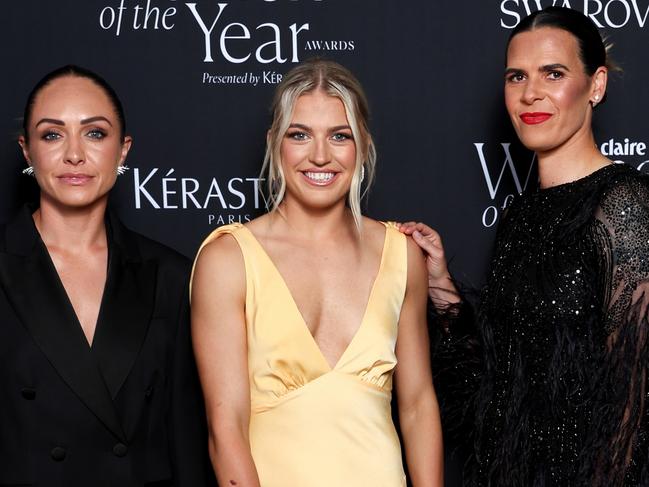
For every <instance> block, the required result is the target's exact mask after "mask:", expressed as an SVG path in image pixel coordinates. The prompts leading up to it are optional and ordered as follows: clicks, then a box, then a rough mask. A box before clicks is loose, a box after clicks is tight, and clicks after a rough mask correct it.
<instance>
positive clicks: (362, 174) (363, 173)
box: [360, 165, 365, 183]
mask: <svg viewBox="0 0 649 487" xmlns="http://www.w3.org/2000/svg"><path fill="white" fill-rule="evenodd" d="M364 180H365V165H363V166H361V181H360V182H361V183H362V182H363V181H364Z"/></svg>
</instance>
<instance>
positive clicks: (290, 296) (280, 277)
mask: <svg viewBox="0 0 649 487" xmlns="http://www.w3.org/2000/svg"><path fill="white" fill-rule="evenodd" d="M384 225H385V224H384ZM241 227H242V228H244V229H245V231H246V232H247V233H248V235H249V236H250V237H251V240H252V241H253V242H254V243H255V245H256V246H257V247H258V248H259V251H260V253H261V255H262V256H263V257H264V259H265V260H267V261H268V264H269V266H270V268H271V269H272V270H273V272H274V273H275V274H276V275H277V278H278V280H279V281H280V283H281V285H282V287H283V289H284V291H285V293H286V295H287V296H288V299H289V302H290V303H291V306H292V307H293V309H294V311H295V314H296V316H297V317H298V318H299V321H300V324H301V326H300V328H301V333H305V334H306V335H307V339H308V340H309V341H310V343H311V345H312V346H313V348H314V349H315V350H316V352H317V353H318V355H319V357H320V358H321V359H322V361H323V362H324V363H325V364H326V365H327V367H328V370H329V371H333V370H336V369H337V368H338V366H339V365H340V364H341V363H343V359H344V358H345V356H346V355H347V354H348V352H349V350H350V349H351V348H352V346H353V344H354V343H355V342H356V340H357V338H358V336H359V335H360V333H361V331H362V330H363V328H364V325H365V321H366V318H367V313H368V310H369V309H370V307H371V305H372V301H373V297H374V294H375V290H376V287H377V283H378V282H379V280H380V279H381V277H382V275H383V268H384V263H385V257H386V253H387V247H388V230H389V229H388V226H387V225H385V236H384V238H383V247H382V249H381V260H380V262H379V267H378V269H377V272H376V276H375V277H374V281H373V282H372V287H371V288H370V293H369V296H368V297H367V302H366V303H365V308H364V310H363V315H362V317H361V321H360V323H359V324H358V327H357V328H356V331H355V332H354V335H353V336H352V338H351V340H350V341H349V343H348V344H347V346H346V347H345V348H344V349H343V351H342V353H341V354H340V356H339V357H338V359H337V360H336V362H335V363H334V365H333V366H332V365H331V364H330V363H329V361H328V360H327V358H326V357H325V355H324V353H322V349H321V348H320V345H318V342H317V341H316V339H315V337H314V336H313V333H311V329H310V328H309V326H308V324H307V322H306V320H305V319H304V315H303V314H302V311H301V310H300V307H299V306H298V304H297V301H296V300H295V298H294V296H293V293H292V292H291V289H290V288H289V287H288V284H287V282H286V279H284V276H283V275H282V273H281V272H280V270H279V267H277V265H275V262H274V261H273V259H272V258H271V257H270V254H269V253H268V252H267V251H266V249H265V248H264V246H263V245H262V244H261V242H260V241H259V239H257V237H256V236H255V234H254V233H252V231H251V230H250V229H249V228H248V227H246V226H244V225H241Z"/></svg>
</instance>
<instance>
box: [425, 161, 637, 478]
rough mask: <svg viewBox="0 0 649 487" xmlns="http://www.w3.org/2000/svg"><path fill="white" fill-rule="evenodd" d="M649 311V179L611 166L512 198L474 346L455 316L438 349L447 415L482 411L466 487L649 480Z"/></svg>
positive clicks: (474, 415) (473, 418)
mask: <svg viewBox="0 0 649 487" xmlns="http://www.w3.org/2000/svg"><path fill="white" fill-rule="evenodd" d="M648 303H649V178H647V177H646V176H643V175H641V174H640V173H639V172H638V171H636V170H634V169H632V168H630V167H628V166H622V165H610V166H607V167H604V168H603V169H600V170H598V171H596V172H594V173H593V174H591V175H589V176H587V177H585V178H583V179H580V180H578V181H575V182H572V183H568V184H563V185H560V186H556V187H552V188H548V189H543V190H537V191H535V192H532V193H529V194H524V195H522V196H519V197H517V198H515V199H514V201H513V202H512V204H511V206H510V207H509V208H508V210H507V213H506V216H505V218H504V220H503V222H502V223H501V226H500V228H499V231H498V235H497V239H496V247H495V252H494V257H493V261H492V266H491V271H490V274H489V278H488V283H487V286H486V288H485V290H484V292H483V294H482V296H481V305H480V307H479V312H478V317H477V320H476V321H477V324H478V327H477V332H476V334H475V336H474V337H473V338H476V337H477V339H476V340H474V341H475V343H474V344H473V345H471V344H469V345H467V340H466V339H465V337H460V336H459V335H461V333H459V331H460V330H462V329H463V328H464V327H463V326H460V324H458V323H455V324H454V323H453V320H452V319H451V322H450V323H447V324H448V325H450V330H451V333H450V336H449V337H447V338H446V339H444V340H442V344H441V348H440V349H438V352H440V353H439V356H438V358H437V362H438V363H439V361H440V360H442V361H446V363H445V364H442V366H441V367H438V368H437V374H436V384H437V381H439V382H440V387H438V394H439V395H440V396H442V402H443V405H444V406H446V410H447V418H452V419H451V420H453V421H456V420H457V418H458V415H457V412H456V413H448V410H449V409H452V408H453V405H454V404H455V405H460V404H461V405H462V406H464V405H466V404H472V405H473V408H472V410H471V411H469V412H468V413H467V412H466V411H465V413H466V414H465V418H467V419H468V422H469V423H470V429H471V430H472V434H473V439H472V441H473V444H474V448H473V450H474V456H475V458H474V459H473V461H472V462H470V465H471V466H470V468H469V469H470V470H471V472H470V473H469V475H468V476H469V478H470V479H471V480H469V481H468V482H467V483H468V484H469V485H479V486H498V487H501V486H503V487H504V486H521V487H523V486H525V487H535V486H562V487H563V486H589V487H591V486H606V487H612V486H623V485H624V486H626V485H649V472H648V468H649V467H648V464H649V450H648V441H647V428H648V422H647V417H648V416H647V413H646V412H647V407H646V406H649V404H646V402H647V400H649V396H648V394H649V387H648V380H647V379H648V377H647V372H648V370H647V369H648V363H649V360H648V355H649V354H648V344H647V331H648V329H649V328H648V321H647V309H648ZM461 315H462V313H460V316H461ZM465 317H466V315H465ZM447 318H448V317H447ZM456 321H461V320H459V319H456ZM454 325H457V329H456V330H454ZM469 338H470V337H469ZM444 347H446V349H445V350H443V349H444ZM462 354H464V356H465V358H466V356H467V355H471V354H472V355H473V356H472V357H471V358H469V359H468V360H465V358H462V357H461V356H462ZM476 355H477V357H478V358H479V359H480V360H475V359H476ZM449 357H451V358H449ZM458 357H459V358H458ZM448 360H454V361H455V362H454V363H453V364H452V366H450V367H449V362H448ZM462 360H465V361H466V362H467V363H471V362H473V363H478V364H479V366H480V369H479V370H478V371H475V369H468V370H469V371H470V372H469V374H468V375H467V374H464V375H462V373H460V372H459V371H462V370H463V367H462V366H461V365H459V364H460V362H461V361H462ZM445 371H446V372H448V371H451V373H450V374H446V377H444V375H445V373H444V372H445ZM450 382H453V384H450V385H451V386H452V387H453V389H454V390H453V392H451V391H448V390H446V391H445V390H444V389H445V385H446V386H448V385H449V383H450ZM458 386H459V387H458ZM446 389H448V388H446ZM459 389H463V390H464V391H468V392H469V393H470V394H471V397H470V398H466V397H465V396H463V395H462V393H458V392H457V391H458V390H459ZM445 394H452V395H453V397H448V396H447V397H446V398H444V397H443V396H444V395H445ZM447 418H445V419H447ZM447 420H448V419H447Z"/></svg>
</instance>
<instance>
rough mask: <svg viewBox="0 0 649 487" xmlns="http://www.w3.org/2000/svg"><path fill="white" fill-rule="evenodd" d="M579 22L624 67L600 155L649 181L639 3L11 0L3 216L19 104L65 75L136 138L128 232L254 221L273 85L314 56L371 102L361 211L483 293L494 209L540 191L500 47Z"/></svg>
mask: <svg viewBox="0 0 649 487" xmlns="http://www.w3.org/2000/svg"><path fill="white" fill-rule="evenodd" d="M551 4H557V5H563V6H568V7H571V8H574V9H577V10H579V11H582V12H584V13H586V14H587V15H588V16H590V18H591V19H592V20H593V21H594V22H595V23H596V24H597V25H598V26H599V27H601V28H602V29H603V31H604V32H605V33H606V35H608V37H609V40H610V41H611V42H612V43H614V50H613V52H614V54H615V56H616V58H617V60H618V62H619V63H620V64H621V66H622V67H623V68H624V74H623V75H622V76H613V79H612V81H611V83H610V88H609V99H608V102H607V103H606V104H605V105H604V106H602V107H601V108H599V109H598V110H597V115H596V121H595V124H596V133H597V137H598V141H599V142H600V144H601V149H602V151H603V152H604V153H606V154H608V155H609V156H610V157H612V158H613V159H615V160H619V161H624V162H626V163H629V164H631V165H633V166H635V167H639V168H640V169H641V170H649V163H648V160H649V155H648V154H647V144H649V133H648V131H647V127H648V124H647V123H646V121H645V120H646V115H645V113H646V110H649V89H648V88H647V86H649V85H648V84H647V81H646V80H647V78H648V77H649V66H648V65H647V62H646V60H647V54H646V51H647V49H648V47H647V46H649V44H648V43H647V39H648V37H647V34H646V32H647V23H649V0H580V1H574V0H573V1H568V0H564V1H559V0H492V1H488V2H484V1H477V0H473V1H468V0H407V1H404V0H233V1H228V2H218V1H214V0H201V1H195V2H185V1H180V0H84V1H79V0H57V1H56V2H52V1H45V0H21V1H8V2H3V4H2V6H1V7H0V8H1V10H0V27H1V28H0V46H1V47H0V49H2V65H3V70H2V71H3V73H4V75H3V76H2V77H0V107H2V111H1V114H2V116H1V117H0V155H1V157H2V161H3V164H2V165H1V166H0V191H1V193H0V194H1V195H2V197H1V198H0V220H3V221H4V220H6V219H7V218H8V217H9V216H10V214H11V213H12V212H14V211H15V210H16V208H17V207H18V206H19V205H20V204H21V203H22V202H23V201H24V200H25V199H28V198H33V197H34V195H35V188H34V183H33V181H31V180H29V178H27V177H26V176H22V175H21V174H20V171H21V169H22V168H23V167H24V162H23V160H22V156H21V154H20V151H19V148H18V145H17V144H16V138H17V136H18V134H19V130H20V126H21V117H22V111H23V104H24V102H25V98H26V97H27V94H28V93H29V90H30V89H31V87H32V86H33V85H34V83H35V82H36V81H37V80H38V79H39V78H40V77H41V76H42V75H44V74H45V73H46V72H48V71H50V70H52V69H54V68H56V67H58V66H60V65H63V64H68V63H75V64H79V65H81V66H85V67H88V68H90V69H92V70H95V71H97V72H98V73H100V74H101V75H103V76H104V77H105V78H106V79H107V80H108V81H109V82H110V83H111V84H112V85H113V86H114V87H115V89H116V90H117V92H118V93H119V94H120V96H121V98H122V101H123V103H124V106H125V109H126V115H127V124H128V132H129V133H130V134H131V135H132V136H133V138H134V141H135V142H134V146H133V150H132V151H131V154H130V157H129V160H128V164H129V166H130V167H131V171H129V172H128V173H127V174H126V175H125V176H122V177H121V178H120V179H119V182H118V184H117V186H116V188H115V191H114V195H113V196H114V198H113V204H114V206H115V207H117V208H118V211H119V213H120V214H121V215H122V217H123V219H124V220H125V222H126V223H127V224H128V225H129V226H131V227H132V228H133V229H135V230H138V231H140V232H142V233H144V234H146V235H149V236H151V237H153V238H155V239H157V240H160V241H162V242H164V243H167V244H168V245H170V246H172V247H174V248H176V249H178V250H180V251H181V252H182V253H184V254H186V255H188V256H193V254H194V252H195V251H196V248H197V245H198V244H199V242H200V241H201V240H202V238H203V237H204V236H205V235H206V234H207V233H209V232H210V231H211V230H212V229H214V228H215V227H216V226H218V225H222V224H224V223H231V222H235V221H236V222H245V221H248V220H249V219H251V218H254V217H255V216H256V215H258V214H260V213H261V212H263V211H264V208H263V199H262V198H261V197H260V195H259V189H260V186H261V185H262V184H263V182H262V180H261V179H260V176H259V170H260V166H261V161H262V155H263V149H264V138H265V132H266V129H267V128H268V125H269V110H268V108H269V104H270V99H271V96H272V92H273V89H274V88H275V86H276V85H277V83H279V82H280V81H281V79H282V75H283V73H285V72H286V71H287V70H288V69H290V68H291V66H294V65H295V64H296V63H298V62H300V61H301V60H304V59H307V58H309V57H313V56H323V57H326V58H330V59H334V60H336V61H339V62H341V63H342V64H344V65H345V66H347V67H349V68H350V69H351V70H353V71H354V72H355V73H356V74H357V76H358V77H359V78H360V80H361V82H362V83H363V85H364V87H365V89H366V90H367V93H368V96H369V99H370V102H371V107H372V124H371V127H372V130H373V133H374V136H375V138H376V141H377V146H378V151H379V162H378V177H377V181H376V185H375V186H374V188H373V189H372V191H371V192H370V197H369V201H368V203H367V213H368V214H369V215H370V216H372V217H375V218H379V219H383V220H407V219H415V220H423V221H425V222H428V223H429V224H431V225H432V226H434V227H435V228H437V229H438V230H439V231H440V232H441V233H442V235H443V237H444V241H445V244H446V247H447V252H448V256H449V258H450V259H451V266H452V270H453V271H454V273H455V274H456V275H457V276H458V277H459V278H460V279H462V280H465V281H467V282H469V283H470V284H473V285H479V284H480V283H481V282H482V276H483V275H484V271H485V268H486V265H487V262H488V256H489V253H490V248H491V244H492V241H493V237H494V233H495V229H496V226H497V225H498V220H499V218H500V215H501V212H502V208H503V206H505V205H506V203H507V201H508V199H509V198H510V197H511V195H512V194H514V193H516V192H518V191H521V190H524V189H525V188H526V187H530V186H534V185H535V184H536V180H537V176H536V167H535V161H534V158H533V156H532V154H530V153H528V152H527V151H525V150H524V149H522V148H521V147H520V145H519V144H518V143H517V141H516V137H515V134H514V133H513V131H512V129H511V127H510V123H509V121H508V119H507V116H506V113H505V110H504V106H503V95H502V91H503V90H502V85H503V67H504V46H505V42H506V39H507V37H508V35H509V33H510V31H511V29H512V28H513V27H514V26H516V25H517V23H518V22H519V21H520V19H521V18H522V17H524V16H525V15H527V14H529V13H530V12H532V11H535V10H537V9H540V8H543V7H545V6H548V5H551Z"/></svg>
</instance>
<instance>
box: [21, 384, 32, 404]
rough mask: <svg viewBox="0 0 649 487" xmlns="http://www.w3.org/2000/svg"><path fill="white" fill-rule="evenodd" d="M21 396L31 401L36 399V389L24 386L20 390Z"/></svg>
mask: <svg viewBox="0 0 649 487" xmlns="http://www.w3.org/2000/svg"><path fill="white" fill-rule="evenodd" d="M20 393H21V394H22V396H23V397H24V398H25V399H27V400H28V401H33V400H34V399H36V390H35V389H30V388H28V387H25V388H24V389H22V390H21V391H20Z"/></svg>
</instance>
